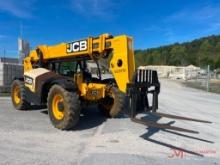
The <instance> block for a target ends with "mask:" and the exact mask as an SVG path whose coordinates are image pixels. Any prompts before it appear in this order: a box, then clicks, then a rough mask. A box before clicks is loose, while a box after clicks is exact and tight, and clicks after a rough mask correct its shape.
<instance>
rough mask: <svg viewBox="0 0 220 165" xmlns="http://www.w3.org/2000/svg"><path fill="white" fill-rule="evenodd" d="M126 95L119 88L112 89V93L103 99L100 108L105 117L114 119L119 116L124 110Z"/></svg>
mask: <svg viewBox="0 0 220 165" xmlns="http://www.w3.org/2000/svg"><path fill="white" fill-rule="evenodd" d="M124 101H125V94H124V93H122V92H121V91H120V90H119V89H118V88H116V87H111V89H110V93H109V94H108V95H107V96H106V97H105V98H103V99H102V100H101V101H100V103H99V105H98V107H99V110H100V112H101V113H102V114H103V115H104V116H105V117H110V118H114V117H117V116H118V115H119V113H120V112H121V111H123V108H124Z"/></svg>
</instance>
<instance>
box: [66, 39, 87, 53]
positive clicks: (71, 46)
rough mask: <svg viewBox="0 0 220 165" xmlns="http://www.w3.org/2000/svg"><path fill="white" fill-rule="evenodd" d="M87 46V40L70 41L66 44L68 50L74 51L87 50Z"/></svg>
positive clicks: (68, 51)
mask: <svg viewBox="0 0 220 165" xmlns="http://www.w3.org/2000/svg"><path fill="white" fill-rule="evenodd" d="M87 47H88V44H87V40H81V41H75V42H70V43H67V45H66V52H67V53H74V52H81V51H86V50H87Z"/></svg>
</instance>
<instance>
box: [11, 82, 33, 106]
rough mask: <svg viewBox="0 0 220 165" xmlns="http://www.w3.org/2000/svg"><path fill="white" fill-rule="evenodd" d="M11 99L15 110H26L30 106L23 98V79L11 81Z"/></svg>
mask: <svg viewBox="0 0 220 165" xmlns="http://www.w3.org/2000/svg"><path fill="white" fill-rule="evenodd" d="M11 100H12V104H13V105H14V107H15V109H17V110H28V109H30V108H31V105H30V103H28V102H27V101H26V99H25V86H24V82H23V81H20V80H14V81H13V83H12V85H11Z"/></svg>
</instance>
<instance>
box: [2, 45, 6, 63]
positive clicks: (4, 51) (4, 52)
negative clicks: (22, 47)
mask: <svg viewBox="0 0 220 165" xmlns="http://www.w3.org/2000/svg"><path fill="white" fill-rule="evenodd" d="M5 54H6V50H5V47H4V48H3V62H4V63H5Z"/></svg>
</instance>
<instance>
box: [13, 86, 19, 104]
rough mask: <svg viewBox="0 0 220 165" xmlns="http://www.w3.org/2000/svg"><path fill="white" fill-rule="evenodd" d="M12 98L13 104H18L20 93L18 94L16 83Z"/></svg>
mask: <svg viewBox="0 0 220 165" xmlns="http://www.w3.org/2000/svg"><path fill="white" fill-rule="evenodd" d="M13 98H14V102H15V104H20V102H21V94H20V88H19V86H18V85H15V87H14V90H13Z"/></svg>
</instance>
